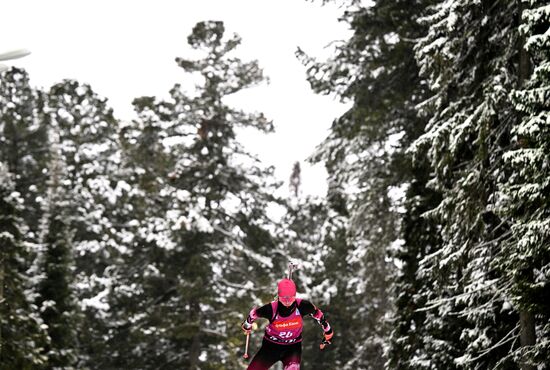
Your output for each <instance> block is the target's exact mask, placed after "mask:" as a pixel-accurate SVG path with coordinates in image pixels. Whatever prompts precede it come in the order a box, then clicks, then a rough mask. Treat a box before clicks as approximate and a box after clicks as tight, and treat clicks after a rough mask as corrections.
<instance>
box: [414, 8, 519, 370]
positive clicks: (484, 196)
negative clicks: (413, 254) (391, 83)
mask: <svg viewBox="0 0 550 370" xmlns="http://www.w3.org/2000/svg"><path fill="white" fill-rule="evenodd" d="M519 9H520V7H519V2H516V1H514V2H512V1H510V2H484V1H481V2H471V1H463V0H453V1H440V2H438V3H437V4H435V5H434V7H433V8H432V13H431V14H430V15H428V16H426V17H425V18H424V19H423V23H425V24H427V25H428V26H429V32H428V33H427V35H426V36H425V37H423V38H422V39H421V40H420V41H419V42H418V44H417V46H416V53H417V59H418V63H419V65H420V67H421V74H422V76H424V77H425V78H426V80H427V82H428V84H429V87H430V89H431V90H432V91H433V96H431V97H430V98H429V99H426V101H425V102H424V103H422V104H421V105H420V106H419V110H420V112H421V113H423V114H428V115H429V116H430V120H429V123H428V126H427V129H426V133H425V134H424V135H423V136H422V137H421V138H420V139H419V140H418V141H417V142H416V143H415V145H414V147H413V149H412V150H413V152H414V153H415V155H416V156H417V157H419V156H423V155H427V156H428V158H429V160H430V162H431V167H432V169H433V171H434V175H433V176H432V178H431V180H430V181H429V185H430V187H431V188H432V189H434V190H436V191H439V192H441V193H442V197H443V198H442V201H441V202H440V203H439V205H438V206H437V207H436V208H434V209H433V210H430V211H429V212H427V214H428V216H429V217H433V219H435V220H437V222H438V223H439V224H440V225H441V238H442V243H443V245H442V247H441V248H440V249H439V250H436V251H434V252H433V253H431V254H429V255H427V256H426V257H425V258H424V259H423V260H422V261H421V264H420V270H419V276H420V277H421V278H423V279H427V280H428V281H430V282H432V286H431V287H428V286H427V287H425V289H424V290H423V291H422V292H421V293H420V294H419V295H418V297H419V299H422V298H423V299H424V300H425V301H426V303H425V304H424V309H425V310H426V320H425V322H426V325H427V326H428V327H427V328H426V330H427V332H428V333H431V334H432V338H431V340H429V341H428V342H427V343H426V346H425V347H424V348H422V349H421V351H420V352H419V353H418V358H419V359H420V361H419V365H422V366H420V367H422V368H429V369H432V368H448V369H451V368H454V367H456V366H461V367H464V368H468V369H474V368H486V369H491V368H494V367H498V368H516V366H517V365H515V364H513V363H512V362H511V361H510V359H509V358H508V357H507V354H508V353H509V351H510V349H511V348H512V347H513V345H514V343H515V341H514V339H515V338H517V336H518V330H517V329H518V327H519V326H518V325H517V323H518V315H517V312H515V311H513V310H511V309H510V306H509V305H508V304H507V290H508V288H509V279H507V278H506V276H505V275H506V274H505V273H503V271H502V268H503V266H502V265H495V264H494V263H493V262H494V261H495V259H496V257H497V256H499V255H500V254H501V253H502V250H503V245H504V244H503V241H504V240H505V239H506V237H507V235H508V231H507V227H506V220H502V219H500V218H499V217H497V216H496V215H495V213H494V212H495V201H496V198H495V194H496V191H497V181H498V178H499V176H500V173H501V170H502V167H503V158H502V155H503V150H506V146H507V145H508V141H509V132H510V127H511V125H512V124H513V122H514V117H515V113H514V112H513V110H512V107H511V104H510V99H509V98H508V96H509V92H510V91H511V90H512V89H513V88H514V87H515V86H516V82H517V74H516V73H515V70H516V68H517V60H518V50H519V49H518V47H517V44H518V32H517V20H518V19H519V18H518V15H519ZM457 329H460V330H459V331H458V332H457Z"/></svg>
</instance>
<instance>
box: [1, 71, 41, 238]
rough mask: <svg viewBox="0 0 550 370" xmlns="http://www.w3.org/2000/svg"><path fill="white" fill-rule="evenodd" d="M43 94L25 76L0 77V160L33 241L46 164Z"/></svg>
mask: <svg viewBox="0 0 550 370" xmlns="http://www.w3.org/2000/svg"><path fill="white" fill-rule="evenodd" d="M45 104H46V103H45V94H44V93H43V92H42V91H40V90H37V89H34V88H32V87H31V86H30V82H29V76H28V74H27V73H26V72H25V71H24V70H21V69H17V68H11V69H9V70H8V71H5V72H3V73H2V75H1V78H0V161H4V163H5V164H6V165H7V166H8V168H9V171H10V172H11V173H12V174H13V175H14V178H13V181H15V189H16V191H18V192H19V194H20V196H21V198H22V199H23V200H24V201H25V207H23V209H22V212H23V213H22V214H21V215H22V217H23V219H24V220H25V222H26V224H27V226H28V227H29V230H28V232H26V233H25V240H27V241H33V242H36V241H37V239H38V230H37V229H38V225H39V220H40V218H41V208H40V204H39V202H37V199H39V196H41V195H43V194H44V193H45V183H46V178H47V176H46V173H45V172H44V169H45V168H46V167H47V163H48V155H47V153H48V147H47V145H48V138H47V124H46V122H47V120H46V115H45V112H46V109H45Z"/></svg>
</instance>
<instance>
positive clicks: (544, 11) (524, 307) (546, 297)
mask: <svg viewBox="0 0 550 370" xmlns="http://www.w3.org/2000/svg"><path fill="white" fill-rule="evenodd" d="M523 4H524V10H523V12H522V14H521V17H522V24H521V26H520V33H521V36H522V40H521V45H520V47H522V48H523V50H522V51H520V61H519V63H518V64H519V68H518V72H517V73H518V88H517V89H514V90H512V91H511V93H510V98H511V101H512V103H513V105H514V108H515V109H516V110H517V112H518V113H519V119H518V122H517V123H516V124H515V125H514V127H513V129H512V132H511V135H512V136H511V146H510V147H508V148H507V150H506V152H505V153H504V164H505V168H504V169H503V170H502V172H501V176H500V178H499V180H500V183H501V184H500V193H499V195H498V199H499V201H498V202H497V207H496V208H497V209H496V211H497V213H498V214H499V216H500V217H501V218H502V219H505V220H507V224H508V225H509V226H510V231H511V236H510V238H508V239H507V240H506V242H505V243H504V244H503V247H504V248H503V252H502V253H500V254H499V256H498V261H497V262H496V263H498V264H499V265H501V266H502V271H503V273H504V275H505V276H506V279H507V280H508V281H511V282H513V286H512V287H511V289H510V290H509V295H508V299H509V301H510V303H511V304H512V305H513V306H514V308H516V309H517V310H518V311H519V312H520V343H521V347H520V348H518V349H517V350H516V351H515V353H514V356H515V358H516V360H517V361H518V362H519V363H521V368H522V369H525V370H528V369H546V368H548V359H549V358H550V344H549V343H550V341H549V339H550V324H549V323H550V317H549V315H550V314H549V313H550V103H549V102H550V5H549V4H548V1H523Z"/></svg>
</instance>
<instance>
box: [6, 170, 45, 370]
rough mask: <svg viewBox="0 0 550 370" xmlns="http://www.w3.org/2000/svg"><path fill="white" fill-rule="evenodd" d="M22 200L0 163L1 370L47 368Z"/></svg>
mask: <svg viewBox="0 0 550 370" xmlns="http://www.w3.org/2000/svg"><path fill="white" fill-rule="evenodd" d="M22 202H23V201H22V199H21V198H20V196H19V194H18V193H17V192H16V191H15V183H14V181H13V175H12V174H11V173H10V172H8V166H7V165H5V164H4V163H3V162H0V248H1V249H0V253H1V254H0V369H2V370H11V369H22V370H27V369H36V368H39V367H40V366H42V365H44V364H45V363H46V361H47V358H46V357H45V356H44V354H43V350H44V346H45V345H46V342H47V339H48V337H47V335H46V332H45V330H44V325H43V321H42V319H41V317H40V315H39V311H38V308H37V307H36V305H34V304H33V297H34V296H35V294H36V292H35V291H34V290H33V288H32V286H31V283H30V281H29V278H28V276H27V275H26V270H27V268H28V264H29V255H30V253H29V252H30V251H29V248H28V244H26V243H25V242H24V240H23V234H24V233H25V231H27V229H26V228H25V226H24V225H25V224H24V221H23V220H22V219H21V216H20V214H21V204H22Z"/></svg>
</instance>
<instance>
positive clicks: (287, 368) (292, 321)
mask: <svg viewBox="0 0 550 370" xmlns="http://www.w3.org/2000/svg"><path fill="white" fill-rule="evenodd" d="M277 293H278V299H277V300H276V301H273V302H271V303H268V304H266V305H264V306H262V307H259V308H253V309H252V310H251V311H250V313H249V314H248V317H247V318H246V320H245V321H244V322H243V323H242V325H241V327H242V329H243V331H244V333H245V334H246V335H250V332H251V330H252V324H253V323H254V321H255V320H256V319H258V318H264V319H267V320H269V325H268V326H267V327H266V329H265V335H264V338H263V342H262V346H261V347H260V349H259V351H258V352H257V353H256V355H255V356H254V358H253V359H252V361H251V362H250V365H249V366H248V370H264V369H265V370H266V369H269V368H270V367H271V366H272V365H273V364H275V363H276V362H277V361H282V362H283V366H284V370H299V369H300V361H301V357H302V328H303V322H302V317H303V316H306V315H310V316H311V317H313V318H314V319H315V320H316V321H317V322H318V323H319V324H320V325H321V327H322V328H323V341H322V342H321V345H320V348H321V349H323V348H324V347H325V346H326V345H327V344H330V340H331V338H332V335H333V331H332V328H331V327H330V325H329V323H328V322H327V321H326V319H325V317H324V315H323V312H321V310H320V309H318V308H317V307H315V305H313V304H312V303H311V302H309V301H306V300H305V299H299V298H296V285H295V284H294V281H292V280H291V279H283V280H281V281H280V282H279V283H278V285H277Z"/></svg>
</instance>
